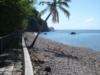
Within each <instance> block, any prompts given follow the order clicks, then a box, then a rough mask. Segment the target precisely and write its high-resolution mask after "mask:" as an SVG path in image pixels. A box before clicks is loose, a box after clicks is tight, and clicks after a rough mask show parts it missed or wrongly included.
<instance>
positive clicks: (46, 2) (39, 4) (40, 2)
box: [39, 1, 51, 5]
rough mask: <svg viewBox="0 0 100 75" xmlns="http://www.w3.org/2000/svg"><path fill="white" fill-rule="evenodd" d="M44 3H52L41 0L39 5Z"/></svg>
mask: <svg viewBox="0 0 100 75" xmlns="http://www.w3.org/2000/svg"><path fill="white" fill-rule="evenodd" d="M41 4H42V5H44V4H47V5H50V4H51V2H46V1H41V2H40V3H39V5H41Z"/></svg>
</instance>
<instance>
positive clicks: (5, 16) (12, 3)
mask: <svg viewBox="0 0 100 75" xmlns="http://www.w3.org/2000/svg"><path fill="white" fill-rule="evenodd" d="M33 2H34V0H0V36H3V35H6V34H9V33H11V32H14V31H16V30H17V29H21V30H23V29H25V27H26V26H27V25H28V24H27V21H28V19H27V18H28V17H29V16H34V13H33V11H32V9H34V8H33V7H32V3H33Z"/></svg>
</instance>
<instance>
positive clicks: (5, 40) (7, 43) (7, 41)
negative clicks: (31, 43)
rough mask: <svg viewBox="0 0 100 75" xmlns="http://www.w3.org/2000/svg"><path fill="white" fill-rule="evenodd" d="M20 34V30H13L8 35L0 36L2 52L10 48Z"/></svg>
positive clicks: (0, 49) (0, 50)
mask: <svg viewBox="0 0 100 75" xmlns="http://www.w3.org/2000/svg"><path fill="white" fill-rule="evenodd" d="M19 36H20V34H19V33H18V32H13V33H11V34H8V35H6V36H3V37H0V53H1V52H2V51H4V50H6V49H10V48H11V47H12V46H13V43H14V42H15V41H17V40H18V37H19Z"/></svg>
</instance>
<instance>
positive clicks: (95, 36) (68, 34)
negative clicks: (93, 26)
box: [40, 30, 100, 51]
mask: <svg viewBox="0 0 100 75" xmlns="http://www.w3.org/2000/svg"><path fill="white" fill-rule="evenodd" d="M73 32H74V34H72V33H73ZM40 36H41V37H43V38H46V39H50V40H53V41H56V42H60V43H63V44H66V45H72V46H77V47H85V48H90V49H93V50H95V51H100V30H55V31H51V32H43V33H42V34H41V35H40Z"/></svg>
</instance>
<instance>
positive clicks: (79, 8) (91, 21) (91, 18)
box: [36, 0, 100, 30]
mask: <svg viewBox="0 0 100 75" xmlns="http://www.w3.org/2000/svg"><path fill="white" fill-rule="evenodd" d="M38 1H39V0H38ZM45 1H47V0H45ZM48 1H49V0H48ZM69 6H70V7H69V8H67V10H68V11H69V12H70V14H71V15H70V18H69V19H68V18H67V17H66V16H65V15H64V13H63V12H61V11H59V18H60V19H59V21H60V22H59V23H53V22H52V19H51V18H52V17H50V18H49V19H48V21H47V23H48V26H49V27H54V28H55V29H61V30H62V29H78V30H80V29H90V30H91V29H93V30H100V0H71V2H70V3H69ZM44 8H45V6H41V5H36V9H37V10H38V11H41V10H43V9H44ZM48 14H49V12H47V13H46V14H44V15H42V18H43V19H45V18H46V17H47V16H48Z"/></svg>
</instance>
